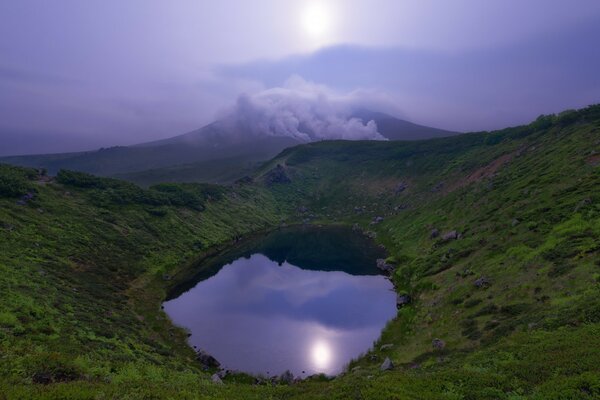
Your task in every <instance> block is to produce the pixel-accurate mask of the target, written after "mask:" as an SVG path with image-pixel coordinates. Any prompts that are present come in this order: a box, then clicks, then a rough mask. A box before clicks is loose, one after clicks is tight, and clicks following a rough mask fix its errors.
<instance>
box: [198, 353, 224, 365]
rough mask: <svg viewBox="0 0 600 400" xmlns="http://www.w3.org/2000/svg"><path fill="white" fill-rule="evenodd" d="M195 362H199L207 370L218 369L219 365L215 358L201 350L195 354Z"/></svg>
mask: <svg viewBox="0 0 600 400" xmlns="http://www.w3.org/2000/svg"><path fill="white" fill-rule="evenodd" d="M196 360H198V361H199V362H200V364H202V365H204V366H205V367H207V368H219V367H220V366H221V363H220V362H219V361H217V359H216V358H214V357H213V356H211V355H210V354H208V353H207V352H205V351H203V350H199V351H198V353H197V354H196Z"/></svg>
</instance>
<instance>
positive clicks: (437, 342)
mask: <svg viewBox="0 0 600 400" xmlns="http://www.w3.org/2000/svg"><path fill="white" fill-rule="evenodd" d="M431 345H432V346H433V348H434V349H436V350H443V349H444V347H446V342H444V341H443V340H442V339H437V338H436V339H433V340H432V341H431Z"/></svg>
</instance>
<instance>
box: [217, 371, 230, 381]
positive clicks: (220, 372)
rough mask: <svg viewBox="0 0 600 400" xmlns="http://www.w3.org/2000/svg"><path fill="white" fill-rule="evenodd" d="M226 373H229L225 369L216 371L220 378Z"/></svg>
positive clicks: (223, 377)
mask: <svg viewBox="0 0 600 400" xmlns="http://www.w3.org/2000/svg"><path fill="white" fill-rule="evenodd" d="M227 375H229V370H227V369H222V370H220V371H219V372H217V376H218V377H219V378H221V379H225V377H226V376H227Z"/></svg>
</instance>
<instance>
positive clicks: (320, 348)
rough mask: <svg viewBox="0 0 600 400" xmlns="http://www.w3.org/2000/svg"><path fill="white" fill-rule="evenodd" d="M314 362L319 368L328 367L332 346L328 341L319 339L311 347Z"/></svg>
mask: <svg viewBox="0 0 600 400" xmlns="http://www.w3.org/2000/svg"><path fill="white" fill-rule="evenodd" d="M311 358H312V362H313V364H314V365H315V367H316V368H317V369H326V368H328V367H329V363H330V362H331V347H330V346H329V344H328V343H326V342H324V341H322V340H319V341H317V342H315V343H314V344H313V346H312V349H311Z"/></svg>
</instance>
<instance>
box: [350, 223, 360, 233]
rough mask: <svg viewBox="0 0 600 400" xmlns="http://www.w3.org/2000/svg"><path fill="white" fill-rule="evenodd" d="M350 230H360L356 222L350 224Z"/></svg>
mask: <svg viewBox="0 0 600 400" xmlns="http://www.w3.org/2000/svg"><path fill="white" fill-rule="evenodd" d="M352 230H353V231H355V232H356V231H360V225H358V224H354V225H352Z"/></svg>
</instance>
